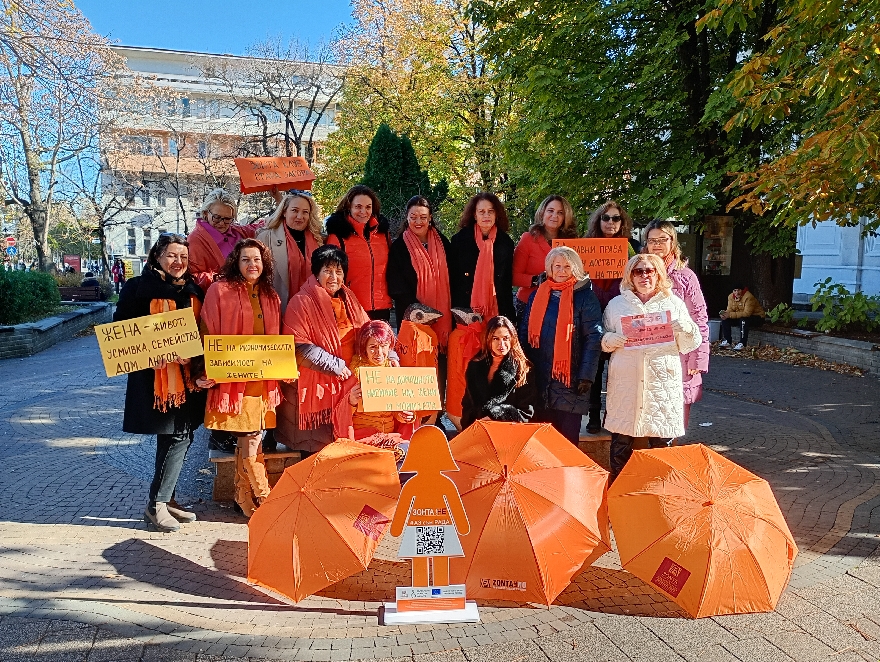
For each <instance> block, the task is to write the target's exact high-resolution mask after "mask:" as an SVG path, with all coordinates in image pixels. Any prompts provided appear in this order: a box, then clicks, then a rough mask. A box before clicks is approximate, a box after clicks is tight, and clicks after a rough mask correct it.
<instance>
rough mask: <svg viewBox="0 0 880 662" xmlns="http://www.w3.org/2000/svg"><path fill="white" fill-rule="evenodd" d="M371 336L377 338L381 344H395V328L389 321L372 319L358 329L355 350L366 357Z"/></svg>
mask: <svg viewBox="0 0 880 662" xmlns="http://www.w3.org/2000/svg"><path fill="white" fill-rule="evenodd" d="M370 338H375V339H376V340H377V341H378V342H379V344H381V345H393V344H394V330H393V329H392V328H391V325H390V324H388V322H385V321H383V320H371V321H369V322H367V323H366V324H364V325H363V326H362V327H361V328H360V331H358V335H357V342H356V343H355V351H356V352H357V354H358V356H363V357H366V355H367V343H368V342H369V341H370Z"/></svg>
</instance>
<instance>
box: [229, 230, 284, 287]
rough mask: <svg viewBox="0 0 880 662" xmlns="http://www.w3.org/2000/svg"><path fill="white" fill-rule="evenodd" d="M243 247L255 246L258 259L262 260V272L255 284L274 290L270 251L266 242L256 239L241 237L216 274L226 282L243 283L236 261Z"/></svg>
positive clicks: (273, 264) (239, 257) (272, 264)
mask: <svg viewBox="0 0 880 662" xmlns="http://www.w3.org/2000/svg"><path fill="white" fill-rule="evenodd" d="M245 248H256V249H257V250H258V251H260V259H261V260H262V261H263V273H261V274H260V278H259V279H258V280H257V285H259V286H260V288H262V289H268V290H271V291H272V292H274V291H275V287H274V286H273V285H272V274H273V272H274V271H275V268H274V267H275V263H274V262H273V260H272V251H270V250H269V248H268V247H267V246H266V244H264V243H263V242H262V241H257V240H256V239H242V240H241V241H239V242H238V243H237V244H236V245H235V248H233V249H232V252H231V253H230V254H229V257H227V258H226V264H224V265H223V267H222V268H221V269H220V273H219V274H218V277H219V280H225V281H226V282H228V283H239V284H244V282H245V279H244V275H243V274H242V273H241V268H240V267H239V266H238V261H239V260H240V259H241V252H242V251H243V250H244V249H245Z"/></svg>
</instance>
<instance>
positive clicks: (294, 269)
mask: <svg viewBox="0 0 880 662" xmlns="http://www.w3.org/2000/svg"><path fill="white" fill-rule="evenodd" d="M284 234H285V235H286V236H287V279H288V280H287V293H288V297H292V296H293V295H294V294H296V293H297V292H299V288H301V287H302V286H303V283H305V282H306V281H307V280H308V279H309V276H311V275H312V253H314V252H315V251H316V250H317V249H318V242H317V241H316V240H315V235H313V234H312V233H311V231H309V229H308V228H306V231H305V235H306V254H305V255H303V254H302V252H301V251H300V250H299V246H298V245H297V243H296V240H295V239H294V238H293V237H292V236H291V234H290V232H288V231H287V229H285V230H284ZM289 300H290V299H289V298H288V301H289ZM284 303H285V307H286V304H287V301H285V302H284Z"/></svg>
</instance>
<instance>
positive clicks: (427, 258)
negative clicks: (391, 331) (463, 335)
mask: <svg viewBox="0 0 880 662" xmlns="http://www.w3.org/2000/svg"><path fill="white" fill-rule="evenodd" d="M403 241H404V243H405V244H406V247H407V248H408V249H409V256H410V259H411V260H412V265H413V269H415V270H416V280H417V284H416V298H417V299H418V300H419V303H423V304H425V305H426V306H430V307H431V308H434V309H435V310H439V311H440V312H441V313H442V314H443V317H441V318H440V319H438V320H437V321H436V322H434V324H433V325H432V326H433V327H434V331H435V332H436V333H437V337H438V338H439V339H440V346H441V347H442V348H443V351H446V343H447V342H448V341H449V334H450V332H451V331H452V313H451V312H450V308H451V302H452V295H451V294H450V290H449V269H447V267H446V249H445V248H443V241H442V240H441V239H440V233H439V232H437V230H436V228H433V227H432V228H428V249H427V250H425V247H424V246H422V242H420V241H419V238H418V237H416V234H415V232H413V231H412V230H410V229H409V228H407V229H406V230H404V231H403Z"/></svg>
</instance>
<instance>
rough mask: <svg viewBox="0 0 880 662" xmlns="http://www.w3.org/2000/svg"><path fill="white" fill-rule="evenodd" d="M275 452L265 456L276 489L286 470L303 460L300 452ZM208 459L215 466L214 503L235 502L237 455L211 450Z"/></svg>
mask: <svg viewBox="0 0 880 662" xmlns="http://www.w3.org/2000/svg"><path fill="white" fill-rule="evenodd" d="M279 448H284V450H283V451H274V452H272V453H266V454H265V456H264V457H265V461H266V474H267V475H268V477H269V485H270V486H271V487H275V483H277V482H278V479H279V478H281V474H283V473H284V470H285V469H286V468H287V467H289V466H292V465H294V464H296V463H297V462H299V461H300V459H302V454H301V453H300V452H299V451H291V450H287V448H286V447H284V446H279ZM208 459H209V460H210V461H211V464H213V465H214V491H213V493H212V494H211V498H212V499H213V500H214V501H235V455H233V454H232V453H224V452H223V451H217V450H209V451H208Z"/></svg>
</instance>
